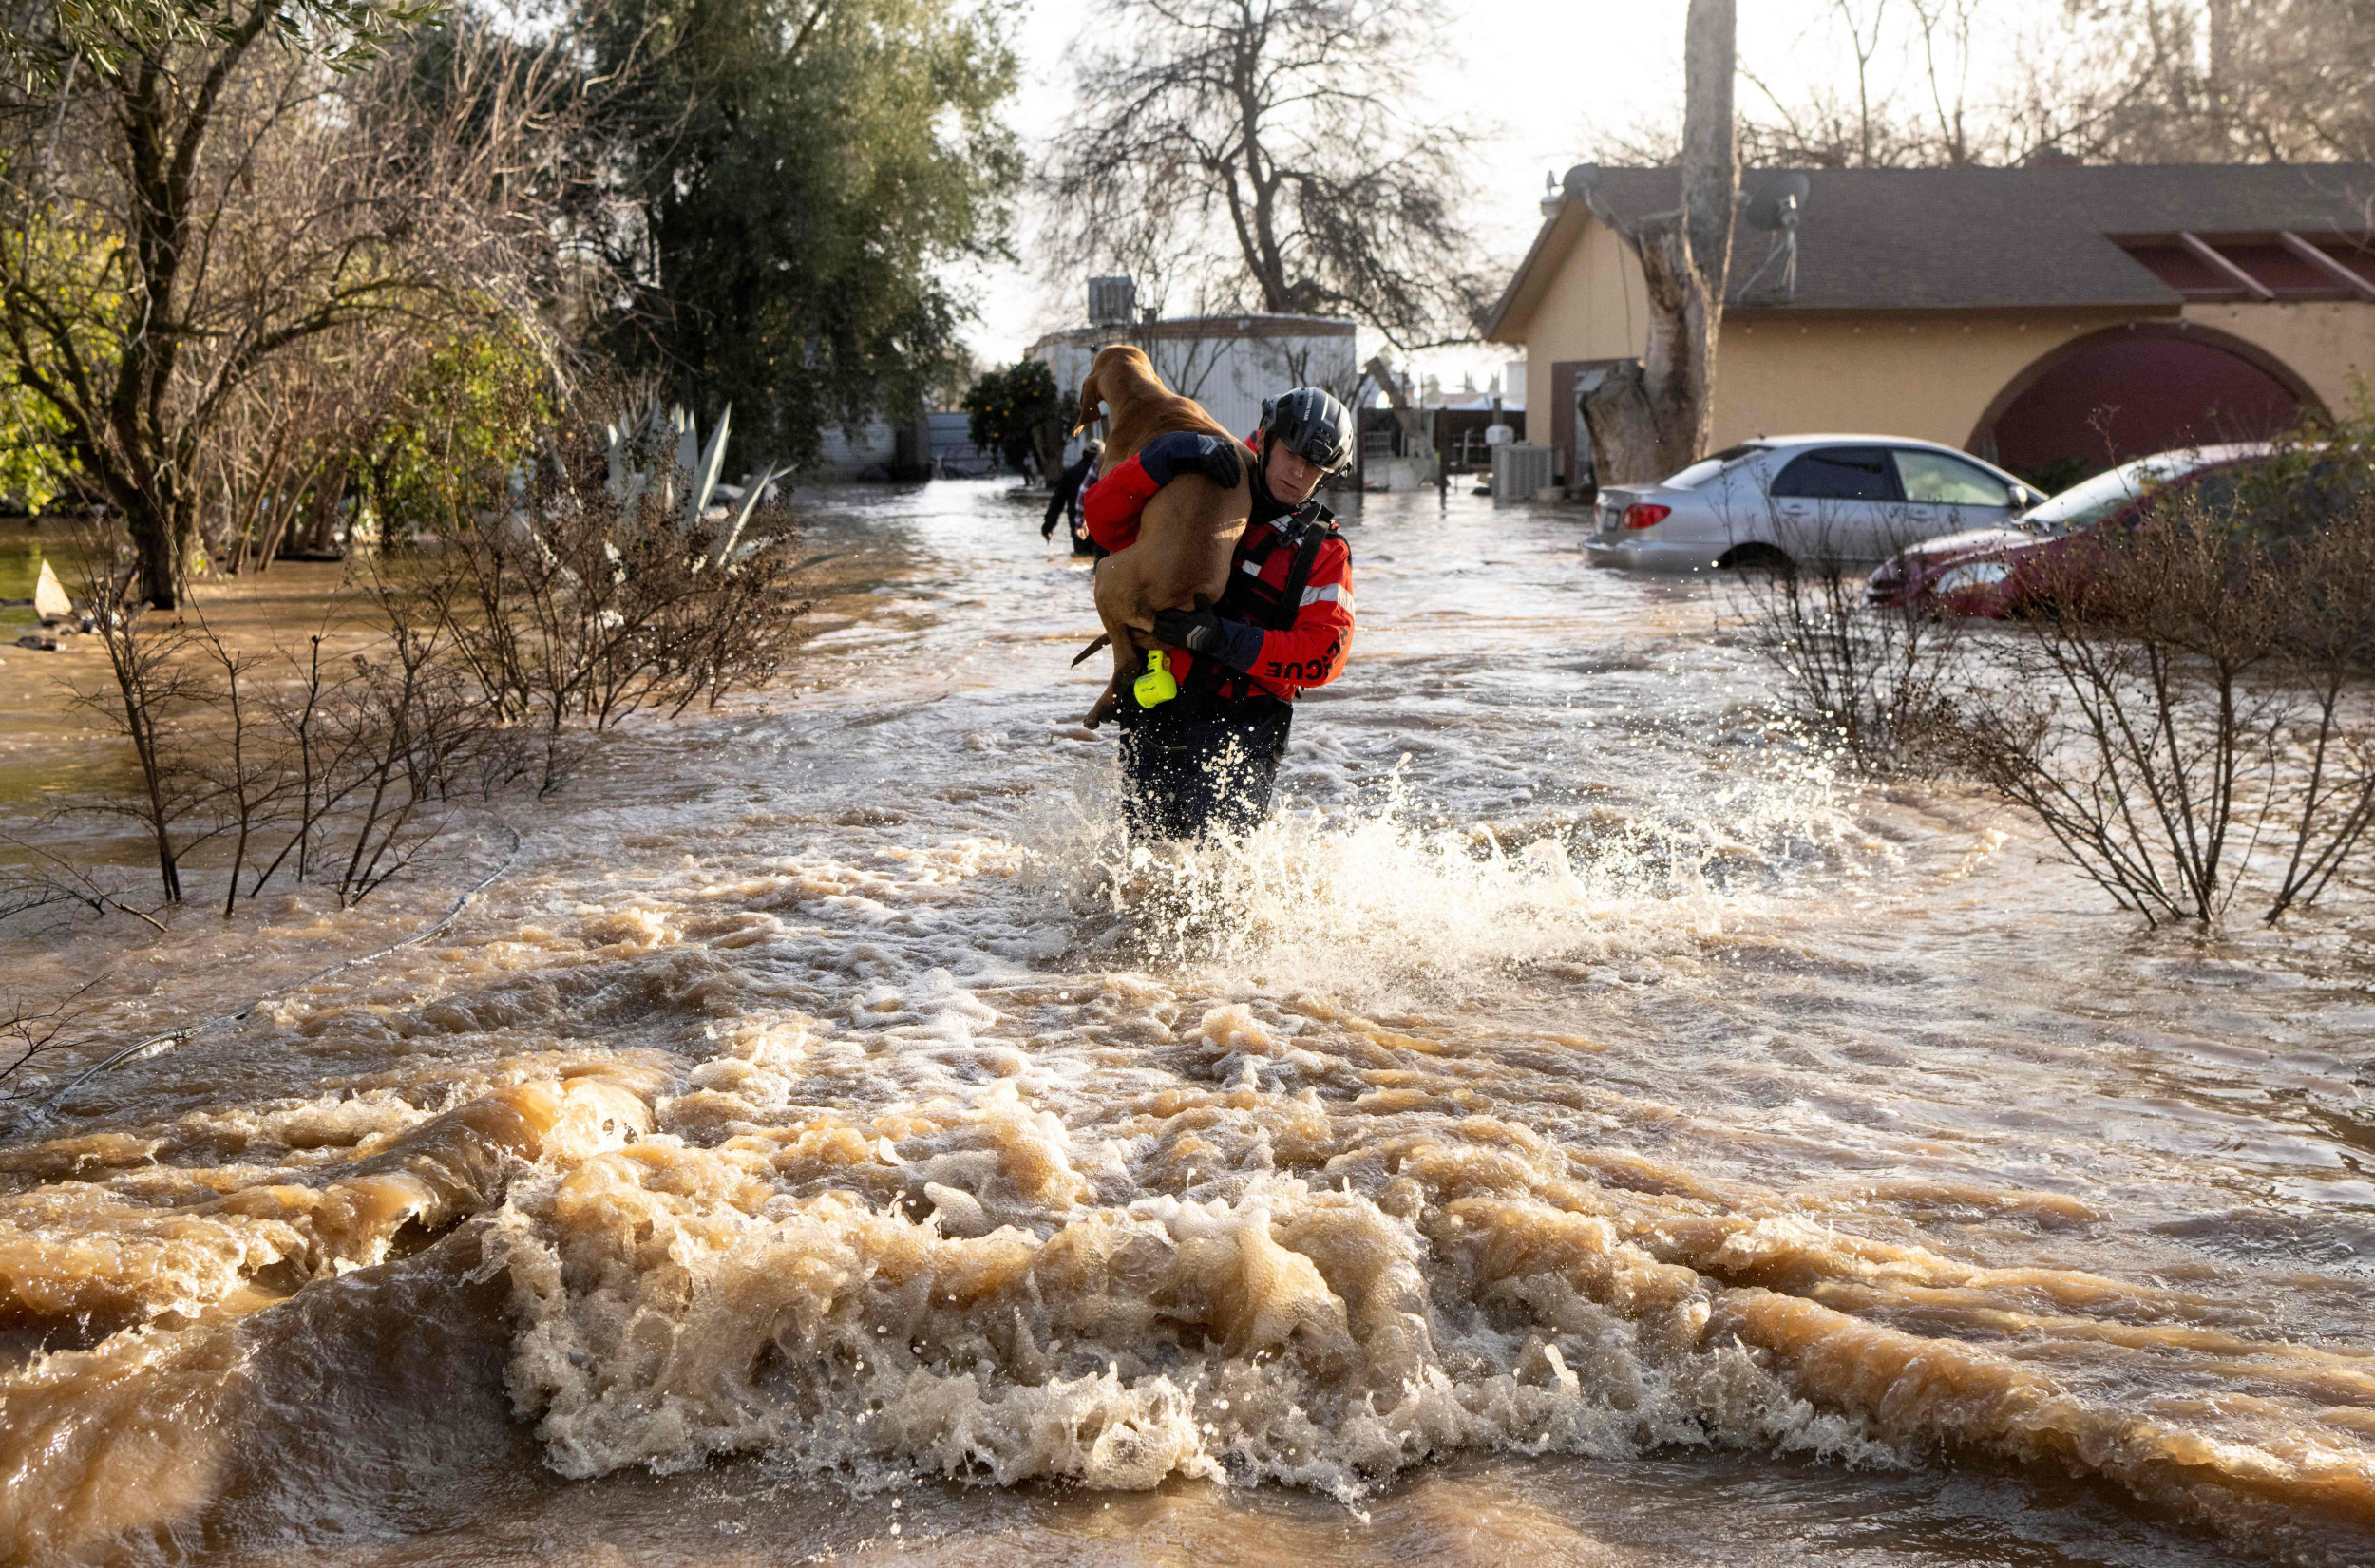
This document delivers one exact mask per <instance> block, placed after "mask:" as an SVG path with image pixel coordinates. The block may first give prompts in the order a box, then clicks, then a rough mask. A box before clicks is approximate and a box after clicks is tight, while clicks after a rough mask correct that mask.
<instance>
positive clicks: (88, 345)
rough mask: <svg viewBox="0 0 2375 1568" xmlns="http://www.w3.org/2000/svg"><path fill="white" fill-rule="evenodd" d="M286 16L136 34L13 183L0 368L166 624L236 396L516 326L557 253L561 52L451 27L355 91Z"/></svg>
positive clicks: (237, 14) (11, 159)
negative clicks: (294, 42)
mask: <svg viewBox="0 0 2375 1568" xmlns="http://www.w3.org/2000/svg"><path fill="white" fill-rule="evenodd" d="M292 4H293V0H242V3H241V4H239V5H238V6H237V8H236V9H234V10H232V11H231V12H230V13H228V15H227V17H226V18H225V19H224V20H223V21H222V22H221V23H220V25H219V26H217V27H213V28H208V29H205V30H204V31H202V33H201V34H200V35H199V36H198V37H195V38H185V37H180V36H174V37H171V38H166V39H157V38H149V37H140V36H132V35H126V36H125V37H124V38H123V40H122V45H123V60H124V63H123V69H122V71H121V72H120V73H116V74H100V73H85V75H84V76H83V77H82V78H81V79H80V85H76V86H72V87H71V88H70V89H69V90H67V91H66V92H64V93H63V94H62V95H61V98H60V101H59V104H58V108H57V112H56V116H55V120H54V125H52V126H26V125H20V126H19V127H17V129H18V131H19V132H20V133H21V134H19V136H18V138H17V142H18V144H17V145H13V146H10V147H8V148H6V149H5V154H6V156H5V159H0V212H4V213H5V215H6V218H7V221H6V223H5V224H0V334H4V335H5V342H6V355H5V357H6V358H7V360H8V361H10V366H9V368H10V370H11V371H12V373H13V375H14V376H15V378H16V379H17V380H18V381H20V382H21V383H22V384H23V385H24V386H25V387H27V388H28V389H29V390H30V391H31V392H32V393H34V394H35V395H36V396H37V397H39V398H40V399H41V400H42V401H43V402H44V403H46V404H47V406H48V407H49V408H51V409H52V410H54V412H55V414H56V415H57V417H58V419H59V420H60V421H61V422H62V424H63V425H64V427H65V433H64V437H63V444H64V445H65V447H66V450H67V451H68V452H69V453H70V455H71V456H72V457H73V459H74V460H75V462H76V463H78V464H79V465H80V467H81V469H82V471H83V473H84V475H85V476H86V478H87V481H88V482H89V483H90V484H91V486H92V487H93V488H94V489H95V490H96V491H97V492H98V493H99V495H100V497H101V498H102V499H104V501H106V502H107V503H108V504H109V505H111V506H112V507H113V508H115V509H116V510H117V511H118V512H119V513H120V514H121V515H122V516H123V519H124V520H125V522H126V523H127V525H128V526H129V527H130V529H131V533H132V537H133V539H134V541H135V543H136V545H137V546H138V548H139V551H140V557H141V569H142V570H141V575H142V595H143V596H145V597H146V598H147V599H149V600H150V601H151V602H153V603H156V604H158V605H159V606H161V607H166V608H170V607H173V606H175V605H178V604H179V603H180V598H181V596H182V595H183V594H184V593H185V591H186V589H187V585H188V581H189V578H190V576H191V574H192V571H193V570H194V567H195V564H196V563H195V561H194V558H193V557H195V555H196V553H197V545H198V541H199V520H200V517H201V515H202V513H203V511H204V508H205V504H206V494H207V484H208V467H209V464H208V459H209V456H210V454H211V452H212V451H213V449H214V447H215V444H217V443H218V441H219V440H220V439H221V437H222V434H223V430H224V426H225V424H226V422H227V421H228V420H229V419H230V418H231V417H232V414H233V411H234V409H235V407H236V406H237V400H238V398H239V397H240V395H241V394H242V393H243V392H244V391H245V390H246V389H248V388H250V387H254V386H255V385H256V384H257V382H258V380H259V378H261V377H263V376H265V375H266V373H267V372H268V371H269V370H270V369H271V368H273V367H274V366H276V365H277V364H279V363H281V362H282V361H283V360H284V358H285V357H286V356H288V355H290V354H292V353H294V352H299V351H302V350H304V349H306V348H307V347H308V346H310V345H312V344H314V342H315V341H316V340H319V339H321V338H323V337H325V336H328V335H331V334H336V333H339V332H342V331H351V330H352V329H354V328H356V327H357V326H359V325H360V324H362V323H364V322H366V321H370V320H374V319H378V320H385V319H388V318H390V317H391V316H400V315H403V314H405V313H407V312H422V311H425V310H430V309H434V308H436V307H438V306H439V305H440V304H441V303H442V302H447V301H451V300H454V299H458V298H462V297H466V296H467V297H472V298H475V299H477V300H482V301H483V300H485V299H487V298H490V297H491V298H494V299H496V300H499V301H501V302H502V303H504V305H506V306H514V307H516V308H517V309H518V310H519V311H520V312H521V313H522V314H523V318H524V317H525V315H526V312H527V307H528V304H529V300H528V296H527V288H526V286H525V283H524V281H523V280H524V279H525V278H526V277H527V276H529V275H530V274H533V273H534V272H535V271H536V270H537V266H538V263H537V262H536V261H535V259H534V258H535V257H536V256H537V255H540V254H541V253H542V252H543V251H544V250H546V249H547V248H548V247H549V245H550V243H551V237H552V236H551V231H550V227H549V225H548V224H547V223H546V222H545V221H544V219H545V217H547V216H549V209H548V205H547V203H548V200H549V196H550V191H551V187H552V185H553V183H554V179H555V175H554V170H555V166H556V165H555V161H554V151H553V150H554V149H555V148H556V147H558V145H559V144H560V142H559V139H558V138H554V137H550V136H547V135H544V134H542V133H543V132H545V131H547V130H549V128H550V126H551V123H552V122H553V121H554V119H555V118H556V117H557V116H558V115H559V114H560V113H561V111H562V107H563V104H564V103H565V101H566V100H567V98H568V92H567V87H568V83H567V80H566V77H565V74H564V72H563V69H562V60H561V56H560V55H559V54H558V53H557V52H554V51H546V52H545V53H542V54H537V53H533V52H529V51H523V50H522V49H521V48H520V47H517V46H514V45H511V44H509V43H507V42H504V40H502V39H500V38H497V37H496V36H495V35H493V34H492V33H491V32H489V31H488V30H487V29H485V28H473V27H469V26H462V27H460V28H459V30H451V31H447V30H436V29H432V31H431V32H429V33H428V34H424V35H420V36H418V37H416V38H415V39H414V40H413V41H412V42H411V43H410V44H409V45H408V47H407V48H406V49H405V51H404V52H403V54H402V56H401V57H400V58H390V59H385V60H382V61H380V62H379V63H378V64H376V65H375V66H371V67H370V68H368V69H363V70H358V71H354V72H347V73H342V72H339V71H336V70H333V69H332V68H331V67H330V66H328V65H327V64H326V63H325V62H324V61H323V60H322V59H321V58H320V57H319V56H318V55H316V54H315V53H314V52H312V51H310V50H306V49H302V48H295V47H283V46H284V40H286V38H287V37H288V36H289V27H290V18H291V16H292V14H293V10H292ZM36 135H38V136H40V137H41V138H42V139H43V142H42V144H40V145H38V146H37V145H36V144H34V143H33V142H31V141H30V140H29V138H30V137H32V136H36Z"/></svg>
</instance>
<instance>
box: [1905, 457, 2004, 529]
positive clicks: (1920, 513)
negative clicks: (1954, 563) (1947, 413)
mask: <svg viewBox="0 0 2375 1568" xmlns="http://www.w3.org/2000/svg"><path fill="white" fill-rule="evenodd" d="M1890 456H1891V459H1893V460H1894V462H1895V463H1896V470H1897V488H1898V490H1899V491H1900V492H1901V493H1902V494H1903V495H1904V497H1905V506H1904V510H1903V512H1902V514H1901V529H1902V531H1903V533H1904V534H1905V536H1906V537H1905V538H1903V539H1902V540H1900V541H1899V543H1898V545H1897V548H1899V549H1902V548H1903V547H1904V546H1905V545H1908V544H1912V543H1915V542H1916V541H1918V540H1921V539H1928V538H1938V537H1939V536H1940V535H1942V534H1960V533H1962V532H1964V531H1965V530H1967V529H1971V528H2001V527H2003V526H2004V525H2005V523H2006V522H2009V521H2010V520H2012V517H2013V515H2014V514H2015V513H2017V512H2018V511H2019V510H2020V506H2019V498H2018V497H2016V496H2015V495H2013V493H2012V487H2011V486H2010V485H2008V484H2006V483H2005V482H2004V481H2003V480H2001V479H1999V478H1997V477H1996V476H1995V475H1993V474H1991V473H1989V472H1988V471H1987V470H1986V469H1985V468H1982V467H1981V466H1980V465H1979V464H1978V463H1967V462H1965V461H1964V460H1963V459H1961V458H1959V457H1956V456H1955V455H1954V454H1952V453H1951V452H1941V451H1937V450H1935V449H1934V448H1930V447H1924V446H1899V447H1895V448H1893V449H1891V452H1890ZM1891 554H1893V551H1892V552H1891Z"/></svg>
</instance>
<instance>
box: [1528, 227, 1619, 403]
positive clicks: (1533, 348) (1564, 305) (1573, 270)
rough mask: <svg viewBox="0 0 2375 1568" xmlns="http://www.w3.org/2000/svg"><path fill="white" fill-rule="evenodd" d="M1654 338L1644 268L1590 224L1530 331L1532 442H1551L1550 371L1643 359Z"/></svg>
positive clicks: (1536, 313)
mask: <svg viewBox="0 0 2375 1568" xmlns="http://www.w3.org/2000/svg"><path fill="white" fill-rule="evenodd" d="M1648 339H1649V296H1648V295H1647V294H1646V293H1644V292H1643V289H1642V279H1641V262H1640V261H1639V260H1637V259H1636V258H1635V257H1634V255H1633V253H1632V252H1631V251H1630V250H1628V249H1626V248H1625V243H1624V241H1622V240H1620V239H1618V238H1617V237H1616V236H1615V235H1613V234H1610V233H1609V232H1608V231H1607V229H1606V228H1605V227H1603V226H1602V225H1601V224H1598V223H1587V224H1586V225H1585V226H1584V230H1583V234H1582V236H1581V237H1580V238H1578V239H1577V240H1576V242H1575V246H1574V249H1572V250H1570V251H1569V252H1568V254H1567V259H1566V260H1565V261H1563V262H1562V263H1560V265H1559V268H1558V270H1557V271H1556V272H1555V273H1554V274H1552V275H1551V278H1550V282H1549V287H1548V288H1547V289H1546V290H1545V291H1544V293H1543V296H1542V302H1541V304H1539V305H1538V306H1536V307H1535V308H1534V312H1533V317H1532V319H1531V321H1530V322H1529V323H1527V325H1526V336H1525V337H1524V338H1523V339H1521V340H1520V341H1522V342H1524V344H1525V345H1526V419H1527V426H1526V439H1527V440H1528V441H1532V442H1543V443H1548V442H1549V439H1550V437H1549V425H1546V424H1545V423H1543V421H1544V414H1543V412H1542V411H1543V410H1547V409H1549V406H1550V366H1551V363H1552V362H1553V361H1554V360H1566V359H1638V358H1640V357H1641V354H1642V351H1643V349H1644V348H1645V347H1646V346H1647V343H1648Z"/></svg>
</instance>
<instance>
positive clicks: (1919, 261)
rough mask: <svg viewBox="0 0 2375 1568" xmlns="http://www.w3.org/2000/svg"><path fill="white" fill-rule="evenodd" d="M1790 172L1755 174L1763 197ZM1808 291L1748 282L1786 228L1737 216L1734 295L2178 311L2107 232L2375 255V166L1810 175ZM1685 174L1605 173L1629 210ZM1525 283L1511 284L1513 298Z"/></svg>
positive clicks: (2169, 294) (1804, 242) (1603, 182)
mask: <svg viewBox="0 0 2375 1568" xmlns="http://www.w3.org/2000/svg"><path fill="white" fill-rule="evenodd" d="M1780 172H1781V171H1777V170H1756V171H1748V172H1744V173H1743V176H1742V178H1741V181H1740V184H1741V189H1742V190H1743V191H1744V192H1747V193H1751V194H1753V193H1755V192H1756V191H1758V189H1759V188H1760V187H1761V186H1762V185H1763V184H1764V183H1766V182H1767V181H1769V180H1771V179H1774V178H1775V177H1776V176H1777V174H1779V173H1780ZM1804 173H1805V175H1806V178H1807V180H1808V183H1809V186H1810V190H1809V194H1808V196H1807V198H1806V204H1805V212H1804V216H1803V217H1801V218H1800V219H1799V222H1798V231H1797V233H1798V263H1797V292H1796V296H1795V297H1794V298H1790V299H1786V300H1785V299H1783V298H1782V297H1781V293H1780V291H1779V288H1778V286H1777V278H1778V277H1779V275H1780V267H1779V265H1778V264H1776V265H1775V266H1774V267H1772V268H1771V269H1769V270H1768V271H1766V273H1765V274H1764V275H1763V276H1762V277H1761V278H1760V279H1758V281H1757V285H1756V290H1755V293H1753V294H1748V295H1743V294H1742V293H1740V292H1739V291H1740V289H1741V286H1742V285H1743V284H1745V283H1747V282H1748V281H1749V279H1750V278H1751V276H1752V274H1756V272H1757V270H1758V264H1759V263H1761V262H1762V261H1764V259H1765V257H1766V254H1767V251H1768V250H1769V249H1770V247H1771V246H1772V245H1773V243H1774V241H1775V239H1776V238H1777V236H1774V235H1772V234H1769V233H1767V232H1765V231H1762V230H1758V229H1753V228H1750V227H1749V226H1748V223H1747V220H1746V217H1745V216H1744V214H1745V209H1746V203H1745V202H1743V203H1742V204H1741V209H1740V211H1741V213H1742V215H1743V216H1740V217H1736V218H1735V220H1734V227H1733V231H1732V269H1731V285H1730V292H1729V293H1728V297H1727V303H1729V304H1732V305H1744V306H1757V307H1787V308H1791V309H1797V310H1834V311H1835V310H1866V311H1871V310H1986V309H2002V308H2017V307H2024V306H2025V307H2046V308H2054V307H2074V306H2078V307H2084V306H2109V307H2121V306H2124V307H2130V308H2144V309H2154V310H2157V311H2164V312H2174V311H2175V310H2176V307H2177V306H2178V305H2179V304H2180V303H2181V296H2180V295H2179V294H2178V293H2176V291H2175V290H2173V289H2171V288H2170V287H2169V286H2168V285H2167V284H2165V283H2163V282H2162V281H2161V280H2160V279H2159V278H2157V277H2156V276H2155V275H2154V274H2152V273H2151V272H2150V271H2149V270H2147V269H2146V268H2145V267H2144V266H2143V264H2142V263H2140V262H2138V260H2136V258H2135V257H2133V256H2131V255H2128V254H2127V253H2126V252H2125V251H2123V250H2121V249H2120V248H2119V245H2117V244H2116V243H2114V242H2113V241H2112V240H2111V239H2110V238H2109V237H2108V236H2112V235H2130V234H2174V233H2176V232H2178V231H2181V230H2183V231H2191V232H2194V233H2196V234H2203V235H2216V234H2231V233H2232V234H2242V233H2255V234H2265V233H2270V232H2273V231H2281V230H2286V229H2290V230H2294V231H2296V232H2300V233H2303V234H2307V235H2316V236H2329V235H2336V234H2340V235H2343V236H2348V237H2350V238H2352V239H2356V240H2359V241H2360V242H2362V243H2366V244H2368V245H2369V247H2370V249H2375V236H2370V230H2371V229H2375V217H2370V212H2371V209H2375V164H2367V163H2294V164H2203V163H2171V164H2113V165H2100V166H2094V167H2079V168H2010V169H1980V168H1969V169H1808V170H1806V171H1804ZM1679 180H1680V175H1679V173H1678V172H1677V171H1676V170H1674V169H1670V168H1669V169H1604V170H1602V171H1601V172H1600V177H1599V180H1598V182H1597V184H1596V186H1595V189H1596V191H1597V192H1598V195H1599V197H1600V199H1601V200H1602V201H1603V202H1605V203H1606V205H1607V206H1608V207H1609V208H1610V209H1611V210H1613V211H1614V212H1615V213H1616V214H1617V215H1618V216H1620V217H1625V218H1638V217H1644V216H1646V215H1648V214H1650V213H1654V212H1658V211H1661V210H1663V209H1667V208H1671V207H1672V206H1674V205H1675V203H1676V201H1677V199H1678V195H1677V193H1678V190H1679ZM1521 280H1522V269H1521V278H1519V279H1512V280H1511V288H1510V293H1509V295H1507V296H1505V300H1504V308H1505V309H1506V305H1507V301H1508V300H1509V299H1512V298H1514V297H1515V294H1516V292H1517V287H1518V284H1519V282H1520V281H1521Z"/></svg>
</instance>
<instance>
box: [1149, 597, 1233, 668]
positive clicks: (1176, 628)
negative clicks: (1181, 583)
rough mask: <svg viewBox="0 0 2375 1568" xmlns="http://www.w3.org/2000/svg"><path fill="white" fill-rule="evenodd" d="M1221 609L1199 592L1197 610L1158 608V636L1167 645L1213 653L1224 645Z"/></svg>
mask: <svg viewBox="0 0 2375 1568" xmlns="http://www.w3.org/2000/svg"><path fill="white" fill-rule="evenodd" d="M1222 635H1223V633H1222V631H1221V613H1220V612H1219V611H1217V610H1215V609H1213V608H1212V601H1211V600H1210V599H1208V598H1206V597H1205V596H1204V595H1202V594H1198V595H1196V607H1195V608H1194V609H1193V610H1158V611H1156V612H1155V613H1154V640H1155V641H1156V642H1159V643H1161V644H1162V645H1163V646H1164V647H1166V648H1185V649H1186V650H1188V652H1190V653H1210V652H1215V651H1216V650H1218V649H1219V648H1220V646H1221V638H1222Z"/></svg>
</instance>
